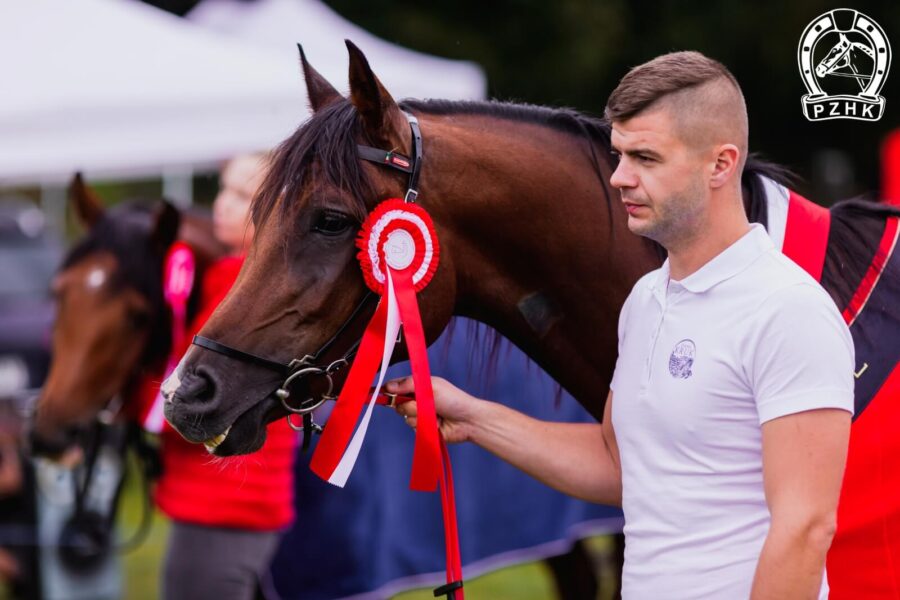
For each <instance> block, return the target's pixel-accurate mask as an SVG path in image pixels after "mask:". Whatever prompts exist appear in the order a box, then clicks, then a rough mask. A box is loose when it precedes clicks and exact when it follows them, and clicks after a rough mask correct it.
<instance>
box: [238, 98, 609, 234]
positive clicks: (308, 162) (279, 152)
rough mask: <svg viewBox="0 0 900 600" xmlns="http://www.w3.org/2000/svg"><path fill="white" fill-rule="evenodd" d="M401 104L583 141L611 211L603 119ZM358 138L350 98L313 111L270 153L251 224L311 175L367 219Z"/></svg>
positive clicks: (367, 187) (491, 105)
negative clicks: (344, 193)
mask: <svg viewBox="0 0 900 600" xmlns="http://www.w3.org/2000/svg"><path fill="white" fill-rule="evenodd" d="M399 106H400V108H401V109H403V110H406V111H409V112H413V113H424V114H430V115H463V114H464V115H482V116H490V117H496V118H499V119H505V120H510V121H518V122H525V123H533V124H537V125H543V126H545V127H549V128H551V129H555V130H557V131H562V132H565V133H569V134H571V135H573V136H575V137H576V138H580V139H582V140H583V141H584V142H585V151H586V152H587V153H588V154H589V155H590V157H591V162H592V164H593V167H594V171H595V172H596V174H597V176H598V180H599V182H600V184H601V186H602V189H603V190H604V192H605V193H606V196H605V197H606V203H607V206H608V207H609V210H610V211H611V210H612V209H611V204H610V202H609V199H610V198H611V197H612V196H613V194H612V190H611V189H610V187H609V182H608V181H607V180H606V178H605V177H603V176H602V171H601V168H600V155H598V153H597V151H596V150H597V149H596V144H595V142H599V143H600V145H601V147H602V148H604V149H606V150H608V149H609V148H610V132H611V128H610V125H609V123H607V122H606V121H604V120H603V119H599V118H596V117H592V116H589V115H586V114H584V113H580V112H578V111H576V110H574V109H571V108H550V107H546V106H538V105H534V104H520V103H510V102H500V101H497V100H415V99H406V100H403V101H402V102H400V104H399ZM360 140H363V141H365V142H366V143H369V144H371V143H372V141H371V140H367V139H366V136H365V134H364V131H363V127H362V122H361V119H360V118H359V114H358V113H357V112H356V108H355V107H354V106H353V105H352V104H351V103H350V101H349V100H347V99H341V100H338V101H336V102H334V103H332V104H329V105H328V106H326V107H323V108H321V109H320V110H318V111H317V112H315V113H313V115H312V116H311V117H310V118H309V119H308V120H307V121H306V122H304V123H303V124H302V125H301V126H300V127H299V128H298V129H297V130H296V131H295V132H294V133H293V134H292V135H291V136H290V137H289V138H287V139H286V140H285V141H284V142H282V143H281V144H280V145H279V146H278V148H277V149H276V150H275V152H274V153H273V155H272V158H271V159H270V163H269V170H268V174H267V176H266V179H265V181H264V182H263V184H262V186H261V187H260V190H259V193H258V194H257V196H256V198H255V199H254V202H253V207H252V211H253V221H254V223H256V225H257V226H259V225H261V224H262V223H263V222H265V221H266V220H267V219H268V218H269V217H270V216H271V214H272V211H273V210H274V208H275V206H276V205H278V201H279V200H280V199H281V198H297V197H298V196H299V195H300V193H301V191H302V190H303V188H304V186H305V184H307V183H308V178H309V177H312V176H314V175H315V176H317V177H322V178H323V179H324V180H325V181H326V182H328V183H329V184H331V185H334V186H337V187H339V188H341V189H345V190H348V191H349V192H350V194H351V196H352V197H353V199H354V202H355V205H354V212H355V214H354V215H353V216H354V217H356V218H357V219H358V220H359V221H360V222H362V221H363V220H365V216H366V214H367V212H368V211H367V209H366V202H367V201H371V196H372V185H371V183H370V182H369V180H368V178H367V177H366V175H365V171H364V169H363V167H362V161H360V160H359V155H358V153H357V149H356V145H357V144H358V143H359V141H360ZM317 159H318V162H317V163H316V164H315V168H313V163H314V161H316V160H317ZM610 159H611V157H610ZM426 164H427V156H426ZM293 205H294V203H292V202H283V203H282V204H281V211H282V213H281V216H282V217H289V216H290V211H291V206H293Z"/></svg>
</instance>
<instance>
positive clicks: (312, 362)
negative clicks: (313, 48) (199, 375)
mask: <svg viewBox="0 0 900 600" xmlns="http://www.w3.org/2000/svg"><path fill="white" fill-rule="evenodd" d="M404 114H405V115H406V120H407V121H408V122H409V128H410V131H411V133H412V157H411V158H410V157H406V156H404V155H402V154H398V153H397V152H394V151H393V150H381V149H379V148H373V147H371V146H364V145H361V144H360V145H357V147H356V148H357V151H358V153H359V157H360V158H361V159H362V160H367V161H370V162H373V163H376V164H378V165H382V166H385V167H388V168H391V169H396V170H398V171H402V172H403V173H406V174H408V175H409V180H408V183H407V189H406V195H405V196H404V201H406V202H415V201H416V198H417V197H418V195H419V191H418V185H419V172H420V170H421V168H422V133H421V131H420V130H419V122H418V120H417V119H416V118H415V117H414V116H413V115H411V114H409V113H404ZM374 296H375V294H374V293H373V292H371V291H368V292H367V293H366V294H365V295H364V296H363V298H362V300H360V302H359V304H357V305H356V308H354V309H353V312H352V313H350V316H349V317H347V320H346V321H344V323H343V324H342V325H341V326H340V327H338V329H337V331H336V332H335V334H334V335H333V336H331V338H330V339H329V340H328V341H327V342H325V343H324V344H322V346H320V347H319V349H318V350H316V351H315V353H313V354H307V355H305V356H304V357H303V358H295V359H293V360H291V361H290V362H289V363H281V362H278V361H275V360H271V359H268V358H264V357H262V356H259V355H256V354H251V353H250V352H244V351H243V350H238V349H237V348H233V347H231V346H227V345H225V344H223V343H221V342H217V341H215V340H213V339H210V338H208V337H205V336H202V335H195V336H194V339H193V342H192V343H193V344H194V345H195V346H200V347H201V348H205V349H207V350H211V351H212V352H216V353H218V354H222V355H223V356H227V357H228V358H233V359H234V360H237V361H240V362H244V363H249V364H252V365H256V366H258V367H262V368H264V369H268V370H270V371H275V372H276V373H278V374H280V375H282V376H283V377H284V378H285V379H284V382H283V383H282V384H281V386H279V388H278V389H277V390H276V391H275V395H276V396H277V397H278V399H279V400H280V401H281V405H282V406H283V407H284V408H285V410H287V411H288V416H287V421H288V425H290V426H291V428H292V429H294V430H296V431H304V432H305V434H306V435H304V439H303V447H304V449H305V448H306V447H307V445H308V444H309V438H310V437H311V436H310V435H309V433H310V431H317V432H319V431H321V430H322V428H321V427H319V426H318V425H316V424H315V423H314V422H313V421H312V414H311V413H312V411H314V410H315V409H317V408H318V407H319V406H321V405H322V404H323V403H324V402H325V401H326V400H334V399H335V397H334V396H333V395H332V392H334V380H333V379H332V376H333V375H334V374H335V373H336V372H337V371H339V370H340V369H342V368H344V367H346V366H348V365H349V364H350V363H351V362H352V361H353V358H354V356H356V351H357V350H358V349H359V344H360V342H361V341H362V337H359V338H357V339H356V341H355V342H354V343H353V344H352V345H351V346H350V348H349V349H348V350H347V351H346V352H345V353H344V355H343V356H342V357H341V358H338V359H337V360H335V361H333V362H331V363H329V364H328V365H322V364H321V363H320V360H321V358H322V356H323V355H324V354H325V353H326V352H328V350H329V349H331V347H332V346H333V345H334V344H335V342H336V341H337V340H338V338H340V337H341V334H343V333H344V332H345V331H346V330H347V329H348V328H349V327H350V325H351V324H352V323H353V322H354V321H355V320H356V318H357V317H358V316H359V315H360V313H362V312H363V309H364V308H365V307H366V305H367V304H368V303H369V301H370V300H371V299H372V298H373V297H374ZM314 376H318V377H323V378H324V379H325V385H326V391H325V393H324V394H322V395H321V396H319V397H318V398H312V397H311V398H307V399H306V400H304V401H303V402H301V403H300V405H299V406H291V405H289V404H288V402H287V400H288V398H290V395H291V393H290V391H289V389H288V388H289V386H290V385H291V384H292V383H294V382H295V381H297V380H300V379H304V378H306V377H314ZM292 414H299V415H302V417H303V426H302V427H298V426H296V425H294V423H293V421H292V420H291V415H292Z"/></svg>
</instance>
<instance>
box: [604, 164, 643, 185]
mask: <svg viewBox="0 0 900 600" xmlns="http://www.w3.org/2000/svg"><path fill="white" fill-rule="evenodd" d="M609 184H610V185H611V186H613V187H614V188H617V189H622V188H631V187H636V186H637V177H636V176H635V174H634V171H632V170H631V169H630V168H629V167H628V164H627V161H626V160H624V159H622V160H619V164H618V166H617V167H616V170H615V171H613V174H612V176H611V177H610V178H609Z"/></svg>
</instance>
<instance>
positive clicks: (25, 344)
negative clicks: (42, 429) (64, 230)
mask: <svg viewBox="0 0 900 600" xmlns="http://www.w3.org/2000/svg"><path fill="white" fill-rule="evenodd" d="M61 256H62V242H61V241H60V239H59V238H58V236H57V234H56V233H55V232H51V231H50V230H49V229H48V228H47V226H46V221H45V218H44V214H43V212H41V210H40V209H38V208H37V207H36V206H35V205H34V204H32V203H30V202H28V201H25V200H22V199H18V198H8V197H6V198H0V399H4V398H6V399H10V398H16V399H18V400H23V399H24V397H25V396H27V395H29V392H30V391H31V390H35V389H36V388H38V387H40V386H41V384H42V383H43V381H44V378H45V377H46V376H47V368H48V365H49V362H50V355H49V352H50V328H51V325H52V321H53V301H52V298H51V297H50V292H49V289H50V280H51V279H52V278H53V273H54V272H55V271H56V268H57V266H58V265H59V260H60V258H61Z"/></svg>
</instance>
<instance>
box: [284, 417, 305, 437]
mask: <svg viewBox="0 0 900 600" xmlns="http://www.w3.org/2000/svg"><path fill="white" fill-rule="evenodd" d="M293 416H294V415H292V414H291V413H288V414H287V415H286V416H285V419H287V422H288V427H290V428H291V429H293V430H294V431H296V432H298V433H302V432H303V425H301V426H300V427H297V426H296V425H294V422H293V421H291V417H293Z"/></svg>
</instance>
